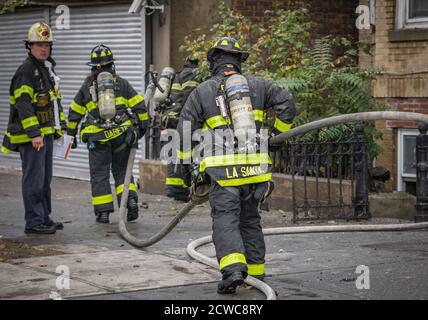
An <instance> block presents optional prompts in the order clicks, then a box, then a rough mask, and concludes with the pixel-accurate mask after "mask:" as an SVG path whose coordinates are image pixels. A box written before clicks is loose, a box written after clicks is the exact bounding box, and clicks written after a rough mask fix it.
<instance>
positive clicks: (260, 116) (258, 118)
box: [253, 109, 264, 122]
mask: <svg viewBox="0 0 428 320" xmlns="http://www.w3.org/2000/svg"><path fill="white" fill-rule="evenodd" d="M253 114H254V120H256V121H260V122H262V121H263V119H264V112H263V110H258V109H254V110H253Z"/></svg>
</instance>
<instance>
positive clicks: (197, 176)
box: [190, 163, 210, 205]
mask: <svg viewBox="0 0 428 320" xmlns="http://www.w3.org/2000/svg"><path fill="white" fill-rule="evenodd" d="M190 177H191V179H192V182H191V186H190V199H191V200H192V202H193V203H194V204H196V205H198V204H203V203H204V202H206V201H208V198H209V191H210V185H209V183H208V179H207V177H206V175H205V173H200V172H199V165H197V164H194V163H192V164H191V165H190Z"/></svg>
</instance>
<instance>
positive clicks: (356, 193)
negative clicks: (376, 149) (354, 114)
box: [272, 125, 370, 222]
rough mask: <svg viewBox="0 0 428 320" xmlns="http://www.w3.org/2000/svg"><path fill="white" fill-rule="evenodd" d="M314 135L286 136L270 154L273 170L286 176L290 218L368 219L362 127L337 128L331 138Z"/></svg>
mask: <svg viewBox="0 0 428 320" xmlns="http://www.w3.org/2000/svg"><path fill="white" fill-rule="evenodd" d="M344 128H345V129H344ZM319 136H320V135H319V134H318V133H316V134H313V133H312V134H311V135H310V136H308V135H306V136H301V137H298V138H296V139H292V140H290V141H288V142H286V143H285V144H284V146H283V148H282V149H281V150H279V151H278V152H276V153H274V154H273V155H272V157H273V171H274V172H280V173H284V174H289V175H291V178H292V202H293V203H292V207H293V221H294V222H297V221H302V220H331V219H367V218H369V217H370V213H369V211H368V188H367V186H368V161H367V148H366V143H365V139H364V127H363V126H362V125H357V126H346V127H342V130H341V134H340V135H339V136H338V137H336V139H335V140H329V141H319V140H318V137H319ZM314 137H315V138H314Z"/></svg>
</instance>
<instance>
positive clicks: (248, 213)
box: [178, 37, 296, 294]
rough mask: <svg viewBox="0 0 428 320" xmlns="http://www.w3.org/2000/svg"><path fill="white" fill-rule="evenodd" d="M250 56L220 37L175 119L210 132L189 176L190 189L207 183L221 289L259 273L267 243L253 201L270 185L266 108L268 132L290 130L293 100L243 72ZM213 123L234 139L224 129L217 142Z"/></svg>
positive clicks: (181, 126) (229, 289)
mask: <svg viewBox="0 0 428 320" xmlns="http://www.w3.org/2000/svg"><path fill="white" fill-rule="evenodd" d="M248 55H249V54H248V53H247V52H245V51H242V50H241V49H240V46H239V44H238V42H237V41H236V40H235V39H233V38H230V37H223V38H220V39H219V40H218V41H217V42H216V43H215V44H214V46H213V47H212V48H211V49H210V50H209V51H208V53H207V58H208V61H209V63H210V70H211V74H212V78H211V79H209V80H207V81H205V82H203V83H202V84H200V85H199V86H198V87H197V88H196V89H195V90H194V91H193V92H192V93H191V95H190V96H189V98H188V100H187V102H186V104H185V106H184V108H183V111H182V113H181V118H180V122H179V125H178V131H179V132H180V133H181V135H182V137H184V138H186V137H190V136H191V134H192V133H193V132H194V131H195V130H196V129H201V128H202V131H203V130H205V131H207V130H208V132H209V133H210V134H212V135H213V139H212V143H211V147H210V148H211V152H206V150H207V149H204V155H203V160H202V162H200V164H199V166H198V167H197V170H198V172H197V173H196V174H193V178H192V181H193V182H192V184H193V185H192V189H193V188H194V186H196V191H197V186H198V184H201V180H202V183H204V182H203V181H204V180H205V181H206V180H209V181H210V183H211V186H210V189H209V201H210V205H211V208H212V219H213V241H214V245H215V249H216V256H217V259H218V261H219V264H220V271H221V273H222V281H220V282H219V284H218V293H221V294H224V293H234V292H235V290H236V287H237V286H238V285H241V284H242V283H243V281H244V279H245V277H246V276H247V274H249V275H252V276H255V277H258V278H260V279H263V278H264V275H265V271H264V262H265V261H264V257H265V243H264V236H263V233H262V227H261V225H260V215H259V212H258V205H259V203H260V202H262V201H264V200H265V198H266V197H267V195H268V194H269V193H270V192H271V191H272V188H271V187H272V184H271V182H270V180H271V173H269V164H270V163H271V160H270V158H269V154H268V150H267V148H265V149H266V150H263V148H261V146H260V145H259V144H260V136H259V133H260V132H261V128H263V123H264V118H265V112H266V111H267V110H268V109H271V108H273V110H274V112H275V116H276V120H275V124H274V128H273V132H272V133H273V134H279V133H282V132H285V131H287V130H289V129H290V128H291V122H292V120H293V118H294V116H295V114H296V109H295V104H294V99H293V97H292V95H291V94H290V93H288V92H287V91H286V90H284V89H282V88H280V87H279V86H277V85H275V84H273V83H271V82H268V81H266V80H264V79H262V78H258V77H253V76H246V77H244V76H242V75H241V74H240V73H241V63H242V62H244V61H245V60H246V59H247V58H248ZM186 122H187V124H189V123H190V126H188V125H186ZM186 127H188V128H190V129H186ZM218 129H224V130H223V131H222V132H223V134H224V132H225V133H227V132H229V134H230V132H232V137H231V139H230V137H229V139H227V134H226V139H221V140H215V139H214V135H218V133H217V132H218V131H216V130H218ZM243 129H245V130H243ZM251 129H254V132H255V133H254V139H247V138H245V137H244V138H243V137H242V133H249V132H250V131H251ZM189 131H190V132H189ZM256 132H257V134H256ZM244 136H245V135H244ZM238 138H239V139H238ZM219 141H220V142H221V143H219ZM237 141H238V143H237ZM183 144H184V145H186V143H183ZM226 149H227V150H228V151H227V152H229V153H228V154H225V152H224V151H225V150H226ZM230 150H232V151H231V152H230ZM181 152H182V155H183V157H182V158H186V157H188V156H189V153H190V152H191V150H186V149H185V148H184V147H182V150H181ZM227 152H226V153H227ZM190 154H191V153H190ZM196 193H197V192H196Z"/></svg>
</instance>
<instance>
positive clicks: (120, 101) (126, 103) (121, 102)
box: [114, 97, 128, 107]
mask: <svg viewBox="0 0 428 320" xmlns="http://www.w3.org/2000/svg"><path fill="white" fill-rule="evenodd" d="M114 102H115V104H116V105H119V104H123V105H124V106H125V107H128V100H126V99H125V98H124V97H117V98H116V100H115V101H114Z"/></svg>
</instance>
